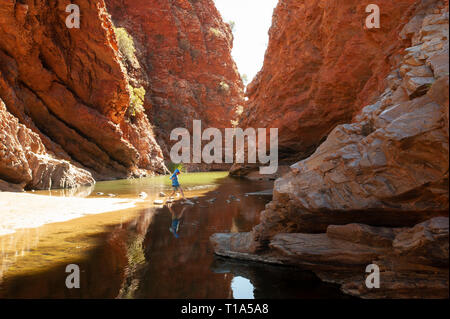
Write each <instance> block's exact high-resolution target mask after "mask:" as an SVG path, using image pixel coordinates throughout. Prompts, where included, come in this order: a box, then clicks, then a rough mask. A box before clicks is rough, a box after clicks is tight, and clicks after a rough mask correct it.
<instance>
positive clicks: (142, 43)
mask: <svg viewBox="0 0 450 319" xmlns="http://www.w3.org/2000/svg"><path fill="white" fill-rule="evenodd" d="M106 4H107V7H108V10H109V12H111V15H112V19H113V21H114V24H115V25H116V26H117V27H122V28H125V29H126V30H127V31H128V33H129V34H130V35H131V36H132V37H133V39H134V43H135V48H136V54H135V55H136V58H137V61H138V62H139V64H140V67H139V68H136V67H135V66H133V63H129V64H128V68H129V70H130V69H131V70H132V71H129V72H130V73H133V74H136V79H137V81H138V83H139V85H142V86H143V87H144V88H145V90H146V92H147V94H146V96H145V103H144V107H145V110H146V113H147V115H148V116H149V118H150V121H151V122H152V123H153V124H154V126H155V131H156V132H157V136H158V142H159V143H160V145H161V147H162V148H163V151H164V154H165V155H166V156H168V155H169V152H170V146H171V145H173V143H175V141H170V133H171V131H172V130H173V129H174V128H178V127H180V128H187V129H189V130H190V131H191V130H192V121H193V120H202V127H203V128H206V127H216V128H228V127H233V123H232V121H233V120H235V119H236V117H237V115H238V113H236V112H238V111H239V109H240V108H239V106H240V105H242V104H243V84H242V80H241V78H240V75H239V73H238V71H237V68H236V65H235V63H234V61H233V60H232V58H231V49H232V46H233V35H232V33H231V29H230V26H229V25H228V24H226V23H224V22H223V21H222V19H221V17H220V14H219V13H218V11H217V9H216V8H215V6H214V2H213V1H212V0H198V1H188V0H176V1H157V0H150V1H148V0H146V1H144V0H106Z"/></svg>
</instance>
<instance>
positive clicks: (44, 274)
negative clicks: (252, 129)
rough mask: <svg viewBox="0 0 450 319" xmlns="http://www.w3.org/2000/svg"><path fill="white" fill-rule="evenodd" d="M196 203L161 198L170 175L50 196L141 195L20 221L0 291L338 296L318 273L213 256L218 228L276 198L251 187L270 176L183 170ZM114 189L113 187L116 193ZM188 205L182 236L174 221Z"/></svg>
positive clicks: (29, 294) (238, 228) (0, 275)
mask: <svg viewBox="0 0 450 319" xmlns="http://www.w3.org/2000/svg"><path fill="white" fill-rule="evenodd" d="M180 183H181V185H182V186H183V187H184V189H185V192H186V195H188V197H189V198H191V201H192V202H193V203H194V205H186V204H182V203H180V202H179V201H177V202H175V203H174V204H173V205H172V207H171V210H172V212H171V211H170V210H169V209H168V207H167V206H155V205H153V201H154V200H155V199H157V198H159V193H160V192H164V193H166V194H168V193H170V192H171V186H170V181H169V179H168V177H167V176H162V177H150V178H144V179H136V180H118V181H110V182H99V183H97V184H96V185H95V187H92V188H85V189H79V190H77V191H76V192H74V191H56V192H55V191H52V192H36V193H39V194H44V195H51V196H68V195H70V196H80V197H107V196H108V194H112V195H114V197H115V198H135V199H138V198H139V194H140V193H142V192H145V193H146V194H147V197H146V198H145V199H144V200H141V201H140V202H139V203H138V204H137V206H136V207H134V208H129V209H126V210H122V211H116V212H110V213H104V214H98V215H89V216H84V217H81V218H77V219H73V220H69V221H65V222H60V223H51V224H47V225H44V226H42V227H38V228H30V229H23V230H20V231H17V232H16V233H14V234H10V235H5V236H0V249H1V255H0V257H1V259H0V298H248V299H252V298H342V297H343V296H342V294H341V293H340V292H339V290H338V289H337V288H336V287H334V286H332V285H327V284H324V283H322V282H320V281H319V280H318V279H317V278H316V277H315V276H314V275H313V274H312V273H310V272H304V271H300V270H297V269H294V268H288V267H278V266H270V265H265V264H258V263H249V262H242V261H236V260H230V259H226V258H221V257H218V256H215V255H214V253H213V251H212V247H211V245H210V243H209V237H210V236H211V235H212V234H213V233H216V232H242V231H250V230H251V229H252V227H253V226H254V225H256V224H257V223H258V222H259V214H260V212H261V211H262V210H263V209H264V206H265V204H267V203H268V202H269V201H270V197H267V196H246V195H245V194H246V193H249V192H258V191H263V190H267V189H270V188H272V186H273V182H269V181H247V180H241V179H234V178H230V177H228V176H227V174H226V173H223V172H213V173H195V174H183V175H182V176H181V177H180ZM112 195H111V196H112ZM181 210H183V211H184V212H183V218H182V219H181V222H180V225H179V230H178V238H177V237H175V236H174V234H173V233H172V232H171V231H170V230H169V228H170V226H171V225H172V214H173V213H175V214H179V213H180V212H181ZM68 264H76V265H78V266H79V267H80V270H81V273H80V288H79V289H68V288H67V287H66V285H65V281H66V277H67V275H68V274H67V273H66V272H65V269H66V266H67V265H68Z"/></svg>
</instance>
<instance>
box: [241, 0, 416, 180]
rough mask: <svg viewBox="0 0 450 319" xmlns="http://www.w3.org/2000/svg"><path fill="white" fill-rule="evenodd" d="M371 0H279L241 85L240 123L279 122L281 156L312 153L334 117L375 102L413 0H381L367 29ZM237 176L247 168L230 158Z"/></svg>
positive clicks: (341, 119) (287, 159)
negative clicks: (258, 62)
mask: <svg viewBox="0 0 450 319" xmlns="http://www.w3.org/2000/svg"><path fill="white" fill-rule="evenodd" d="M371 3H372V2H370V1H359V0H349V1H340V0H332V1H296V0H282V1H279V3H278V6H277V8H276V9H275V11H274V15H273V23H272V27H271V29H270V31H269V46H268V48H267V51H266V55H265V60H264V66H263V68H262V69H261V71H260V72H259V73H258V75H257V76H256V77H255V79H254V80H253V82H251V83H250V84H249V85H248V87H247V91H246V95H247V97H248V102H247V103H246V105H245V108H244V112H243V114H242V116H241V118H240V126H241V127H255V128H256V127H273V128H278V129H279V156H280V161H281V162H282V163H286V164H289V165H290V164H292V163H295V162H297V161H299V160H301V159H304V158H306V157H308V156H310V155H311V154H312V153H313V152H314V151H315V149H316V148H317V147H318V146H319V145H320V143H322V142H323V141H324V140H325V138H326V137H327V135H328V134H329V133H330V132H331V130H332V129H333V128H334V127H335V126H336V125H338V124H343V123H348V122H350V121H351V119H352V117H353V116H354V114H355V112H357V111H359V110H361V108H362V107H363V106H365V105H367V104H369V103H373V102H375V100H376V98H377V96H378V95H379V94H380V93H382V92H383V90H384V87H385V80H384V79H385V77H386V75H387V74H388V72H389V71H390V69H391V66H392V65H393V64H395V63H397V61H398V59H399V53H400V52H401V50H402V49H403V48H405V47H407V46H409V41H408V39H406V38H405V39H399V38H398V34H399V32H400V30H401V28H402V27H403V25H404V24H405V23H406V22H408V19H409V17H410V16H411V14H412V11H413V10H414V8H415V6H416V4H417V1H415V0H401V1H396V0H387V1H383V3H382V4H379V6H380V10H381V28H380V29H367V28H366V26H365V20H366V18H367V16H368V15H369V13H366V11H365V9H366V7H367V5H369V4H371ZM232 173H233V174H235V175H246V174H247V173H248V171H246V170H243V165H235V167H233V169H232Z"/></svg>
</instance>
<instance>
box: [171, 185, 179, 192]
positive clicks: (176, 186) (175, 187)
mask: <svg viewBox="0 0 450 319" xmlns="http://www.w3.org/2000/svg"><path fill="white" fill-rule="evenodd" d="M172 187H173V190H175V191H176V190H177V189H178V188H180V185H172Z"/></svg>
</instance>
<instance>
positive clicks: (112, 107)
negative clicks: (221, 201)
mask: <svg viewBox="0 0 450 319" xmlns="http://www.w3.org/2000/svg"><path fill="white" fill-rule="evenodd" d="M70 3H71V2H70V1H68V0H61V1H51V2H49V1H44V0H38V1H28V0H21V1H16V0H5V1H3V2H2V5H1V6H0V34H1V36H0V98H1V99H2V100H3V102H4V104H5V106H6V108H5V109H4V110H2V112H3V113H7V115H5V116H6V117H7V118H8V119H9V118H10V115H11V116H13V117H15V118H16V119H17V120H18V121H19V123H20V124H22V125H24V126H26V127H27V128H29V129H30V130H31V131H32V132H34V133H35V134H37V137H36V136H34V135H33V136H34V137H33V138H34V139H36V141H40V142H39V143H42V147H41V148H40V151H39V153H38V154H47V156H48V157H49V158H52V160H56V161H58V160H64V161H65V162H64V163H65V164H64V165H66V166H67V167H68V168H70V169H68V171H70V173H69V174H74V176H73V178H72V181H73V182H71V183H66V182H64V180H59V181H54V182H53V183H51V184H50V183H49V181H48V180H46V181H43V182H42V183H37V182H36V180H37V179H39V177H38V176H37V175H36V176H35V175H33V174H32V176H31V179H32V180H34V181H35V182H30V176H28V175H29V174H28V173H27V174H28V175H27V177H26V178H25V176H24V175H23V174H22V173H23V171H26V170H27V169H28V168H27V167H26V165H25V166H24V165H18V166H17V171H16V175H15V174H14V172H13V171H12V167H13V166H14V165H13V166H11V165H12V164H11V163H10V159H11V157H10V155H11V154H12V153H15V152H16V151H17V150H16V149H14V146H13V145H10V144H7V143H6V144H4V145H3V146H4V148H5V149H6V150H7V152H9V153H8V154H9V155H8V154H6V153H5V155H3V154H2V156H1V157H0V163H1V165H3V166H11V167H10V168H9V169H8V172H6V171H4V170H0V180H4V183H5V185H6V183H8V185H10V184H16V185H18V186H17V187H13V186H11V185H10V186H8V188H9V189H10V188H11V187H13V188H16V189H21V188H22V187H25V188H48V187H60V186H63V185H66V186H69V185H71V186H76V185H78V184H79V183H77V182H76V181H80V182H81V181H85V180H86V179H85V178H84V177H85V176H86V175H90V174H92V176H93V178H95V179H97V180H98V179H113V178H127V177H131V176H133V177H134V176H137V177H139V176H145V175H147V174H154V173H165V172H167V169H166V167H165V164H164V155H163V150H164V151H165V155H166V156H167V155H168V148H167V141H168V139H169V134H170V131H171V130H172V129H173V128H175V127H190V125H192V119H199V120H203V121H204V125H210V126H215V127H229V126H230V122H231V120H232V119H233V118H234V117H235V116H234V115H233V110H234V108H235V107H236V106H237V105H238V104H239V103H240V102H241V100H242V82H241V80H240V77H239V74H238V72H237V70H236V67H235V65H234V62H233V61H232V59H231V56H230V50H231V46H232V35H231V31H230V28H229V26H228V25H226V24H224V23H223V22H222V20H221V18H220V15H219V13H218V12H217V10H216V9H215V7H214V4H213V2H212V1H195V2H192V3H191V2H190V1H181V0H180V1H175V2H173V1H113V0H108V1H106V4H105V1H104V0H95V1H88V0H80V1H77V2H76V4H77V5H78V6H79V8H80V12H81V27H80V29H76V28H74V29H69V28H67V27H66V24H65V21H66V18H67V16H68V15H69V13H67V12H66V7H67V5H68V4H70ZM110 12H111V13H112V14H113V16H114V22H116V23H117V26H115V25H114V24H113V22H112V20H111V16H110ZM122 26H124V27H126V28H127V30H128V31H129V33H130V34H131V35H132V37H133V38H134V40H133V38H131V42H132V46H134V47H135V52H132V53H131V55H132V56H134V59H133V58H132V59H130V57H129V56H127V54H124V52H123V50H122V48H121V43H120V40H121V39H120V38H119V35H118V33H117V28H119V27H122ZM125 49H126V50H130V49H129V48H125ZM128 55H129V54H128ZM136 57H137V58H136ZM140 88H144V89H145V99H144V103H143V104H144V105H143V106H144V107H145V112H140V111H139V108H138V107H136V109H133V108H132V105H133V103H134V101H135V100H136V94H135V93H134V90H135V89H140ZM2 124H3V125H8V124H7V123H2ZM158 137H159V141H157V138H158ZM13 139H15V136H8V137H7V139H6V140H5V141H10V140H13ZM37 143H38V142H37ZM159 143H161V145H162V147H163V150H162V149H161V147H160V145H159ZM69 163H70V164H69ZM41 164H42V163H41ZM28 165H31V167H30V169H31V172H35V171H36V170H37V167H34V166H33V165H37V162H36V161H32V162H29V163H28ZM19 166H20V167H19ZM44 166H45V165H44ZM14 167H15V166H14ZM40 169H44V170H46V171H47V175H49V177H48V178H49V179H58V178H56V177H55V175H54V174H52V173H50V172H51V171H52V169H51V168H50V167H47V168H40ZM79 174H81V175H79ZM20 176H21V177H20ZM90 182H92V179H91V180H90ZM2 188H3V189H5V188H6V186H5V187H2Z"/></svg>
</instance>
